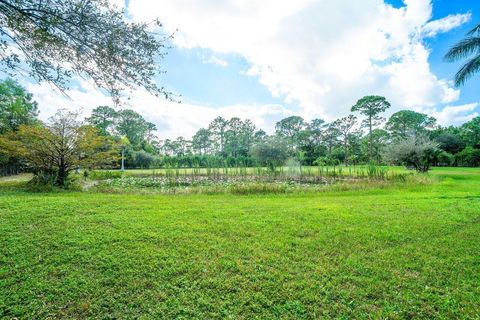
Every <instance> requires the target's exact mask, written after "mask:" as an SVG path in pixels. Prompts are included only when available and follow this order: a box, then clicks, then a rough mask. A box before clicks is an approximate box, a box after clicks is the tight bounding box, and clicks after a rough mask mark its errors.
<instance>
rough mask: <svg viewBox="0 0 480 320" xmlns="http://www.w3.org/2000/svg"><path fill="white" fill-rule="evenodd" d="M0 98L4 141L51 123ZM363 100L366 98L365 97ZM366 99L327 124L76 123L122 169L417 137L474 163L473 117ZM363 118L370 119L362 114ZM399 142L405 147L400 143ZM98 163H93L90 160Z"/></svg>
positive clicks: (298, 159)
mask: <svg viewBox="0 0 480 320" xmlns="http://www.w3.org/2000/svg"><path fill="white" fill-rule="evenodd" d="M0 1H1V0H0ZM1 97H3V98H2V99H1V100H0V106H1V109H0V115H3V116H1V117H0V128H3V129H2V130H3V131H2V132H0V137H2V139H3V140H5V138H6V137H7V138H8V137H9V136H11V135H15V134H16V133H17V132H18V131H20V129H21V128H23V129H21V130H22V132H24V133H27V132H30V133H31V132H36V133H37V131H38V130H40V132H41V133H42V134H43V133H45V132H46V131H45V130H46V128H49V125H50V124H42V122H41V121H39V120H38V119H36V114H37V108H36V103H35V102H34V100H33V99H32V97H31V95H30V94H28V93H27V92H26V91H25V90H24V89H23V88H21V87H20V86H18V84H16V83H15V82H12V81H11V80H5V81H4V82H0V98H1ZM369 99H370V98H368V99H365V101H367V102H368V101H369ZM372 99H373V100H376V99H378V100H379V103H380V105H379V106H380V107H379V108H380V109H377V110H376V111H375V110H374V111H372V112H370V111H369V109H368V108H369V107H365V106H363V103H360V104H359V106H360V105H362V106H363V107H362V108H364V107H365V108H366V109H365V110H366V111H365V113H363V111H361V110H363V109H357V108H355V110H357V111H358V112H359V113H360V117H361V118H360V119H358V118H357V117H356V116H355V115H353V114H350V115H347V116H345V117H342V118H339V119H336V120H334V121H331V122H329V123H327V122H325V121H324V120H322V119H312V120H311V121H307V120H305V119H303V118H302V117H299V116H291V117H287V118H285V119H281V120H280V121H278V122H277V123H276V125H275V131H274V132H272V133H271V134H267V133H266V132H265V131H264V130H262V129H259V128H257V127H256V126H255V125H254V123H253V122H252V121H251V120H249V119H241V118H238V117H233V118H230V119H228V118H223V117H217V118H215V119H213V120H212V121H211V122H210V123H205V125H204V126H203V128H199V129H198V130H197V132H196V133H194V134H193V136H192V137H191V138H190V137H183V136H180V137H176V138H168V139H163V140H160V139H159V138H158V137H157V135H156V130H157V128H156V126H155V124H153V123H151V122H148V121H147V120H146V119H145V118H144V117H143V116H142V115H141V114H139V113H138V112H136V111H134V110H131V109H120V108H118V107H110V106H99V107H96V108H94V109H93V110H92V112H91V114H90V115H89V116H88V117H87V118H86V121H85V122H82V121H80V120H81V119H80V120H79V121H80V122H81V123H82V125H81V127H82V128H83V127H88V128H90V129H91V130H93V131H94V132H95V134H96V135H97V136H98V137H99V138H98V139H103V140H102V141H110V144H111V145H112V146H114V148H113V149H114V150H115V152H114V153H115V154H116V157H117V160H118V158H119V157H120V156H123V157H122V158H123V159H124V164H125V166H126V167H127V168H147V167H155V168H156V167H162V166H163V167H165V166H169V167H198V166H253V165H255V164H257V165H258V164H261V165H266V166H269V167H270V168H272V167H276V166H278V165H280V164H281V162H282V161H284V160H286V159H291V160H292V161H293V162H295V163H300V164H302V165H317V164H325V165H327V164H328V165H338V164H340V163H343V164H345V165H355V164H365V163H370V162H372V161H374V162H375V163H377V164H388V163H390V161H394V160H393V157H389V156H388V153H390V154H391V148H392V147H391V146H396V147H398V146H401V147H402V150H403V151H405V152H406V151H407V150H414V151H415V152H417V151H419V147H418V145H419V141H428V142H429V143H430V142H431V143H433V144H435V146H436V148H435V149H436V150H437V151H438V152H437V151H436V152H435V153H432V156H434V157H430V158H428V159H429V161H431V162H432V163H430V164H431V165H432V164H433V165H461V166H477V165H478V163H479V161H480V160H479V159H480V158H479V154H480V153H479V150H480V117H477V118H474V119H472V120H470V121H468V122H466V123H464V124H462V125H461V126H458V127H454V126H449V127H442V126H439V125H437V124H436V120H435V119H434V118H432V117H429V116H428V115H426V114H422V113H418V112H415V111H411V110H400V111H398V112H395V113H393V114H392V115H391V116H390V117H389V119H388V120H385V119H383V117H382V113H381V112H380V111H381V110H386V109H385V108H386V106H387V105H386V104H384V103H385V101H384V100H383V98H381V97H375V96H373V98H372ZM359 101H362V99H361V100H359ZM12 105H13V106H15V107H14V108H13V107H12ZM11 110H15V112H12V111H11ZM379 110H380V111H379ZM377 112H378V113H377ZM5 115H8V116H5ZM370 116H372V119H369V117H370ZM72 118H73V117H72ZM370 123H372V131H370ZM179 125H181V124H179ZM38 127H39V128H43V129H38ZM35 130H37V131H35ZM82 130H83V129H82ZM39 134H40V133H39ZM37 137H38V134H37ZM92 137H93V136H92ZM89 139H90V138H89ZM92 139H94V138H92ZM95 139H97V138H95ZM422 139H423V140H422ZM35 141H40V139H37V140H35ZM45 141H46V140H45ZM94 141H95V140H94ZM405 141H409V142H410V144H406V143H404V142H405ZM412 141H415V144H414V145H415V148H413V147H412V146H413V144H412V143H411V142H412ZM93 145H94V143H93ZM420 145H421V144H420ZM10 149H11V148H10ZM397 149H398V150H400V149H399V148H397ZM6 150H7V149H5V148H0V174H2V173H1V172H2V168H4V167H5V166H11V165H13V166H15V167H28V166H29V163H31V159H28V158H27V157H26V156H25V155H22V154H21V153H19V152H13V151H12V152H8V151H6ZM19 150H20V149H19ZM22 150H26V149H25V148H23V149H22ZM32 150H34V149H33V148H32ZM95 150H96V152H99V151H100V150H98V149H95ZM75 152H76V151H75ZM85 154H88V152H86V153H85ZM100 154H101V153H100ZM91 159H94V157H92V158H91ZM70 163H72V162H71V161H70ZM73 163H74V166H86V165H87V163H86V162H85V161H82V162H73ZM120 163H121V162H120V160H118V162H116V163H114V164H112V163H110V166H111V167H115V168H118V167H120ZM394 163H397V164H398V163H406V160H405V161H400V160H399V158H398V157H397V159H396V160H395V161H394ZM98 165H100V164H99V163H97V164H95V166H98ZM102 165H106V166H108V165H107V164H102ZM412 166H413V165H412ZM427 168H428V167H427Z"/></svg>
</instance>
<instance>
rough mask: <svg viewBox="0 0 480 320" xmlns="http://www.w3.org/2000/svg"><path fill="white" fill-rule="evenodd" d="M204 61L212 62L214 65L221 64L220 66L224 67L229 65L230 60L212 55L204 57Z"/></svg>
mask: <svg viewBox="0 0 480 320" xmlns="http://www.w3.org/2000/svg"><path fill="white" fill-rule="evenodd" d="M203 63H210V64H214V65H217V66H220V67H223V68H226V67H228V62H227V61H225V60H223V59H220V58H219V57H217V56H210V57H209V58H207V59H203Z"/></svg>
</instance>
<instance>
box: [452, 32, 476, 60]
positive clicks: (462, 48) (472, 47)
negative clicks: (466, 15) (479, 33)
mask: <svg viewBox="0 0 480 320" xmlns="http://www.w3.org/2000/svg"><path fill="white" fill-rule="evenodd" d="M475 53H480V37H468V38H466V39H463V40H462V41H460V42H458V43H457V44H456V45H455V46H453V47H452V48H451V49H450V50H449V51H448V52H447V54H446V55H445V60H447V61H449V62H453V61H457V60H460V59H463V58H466V57H468V56H470V55H471V54H475Z"/></svg>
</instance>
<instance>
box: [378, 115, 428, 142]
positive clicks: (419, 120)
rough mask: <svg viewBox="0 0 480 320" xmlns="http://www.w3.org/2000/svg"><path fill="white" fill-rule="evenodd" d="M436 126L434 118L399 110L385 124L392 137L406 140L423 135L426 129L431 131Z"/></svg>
mask: <svg viewBox="0 0 480 320" xmlns="http://www.w3.org/2000/svg"><path fill="white" fill-rule="evenodd" d="M435 125H436V120H435V118H432V117H429V116H427V115H426V114H423V113H419V112H415V111H412V110H401V111H398V112H396V113H394V114H393V115H392V116H391V117H390V119H388V122H387V124H386V128H387V130H388V131H390V133H391V134H392V136H393V137H395V138H399V139H407V138H408V137H414V136H419V135H423V134H425V133H426V131H427V129H433V128H434V127H435Z"/></svg>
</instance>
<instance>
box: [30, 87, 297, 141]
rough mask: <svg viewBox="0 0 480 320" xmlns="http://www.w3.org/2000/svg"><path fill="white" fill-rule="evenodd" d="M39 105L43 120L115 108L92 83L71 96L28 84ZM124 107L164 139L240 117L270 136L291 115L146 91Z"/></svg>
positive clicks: (137, 93) (263, 107) (281, 109)
mask: <svg viewBox="0 0 480 320" xmlns="http://www.w3.org/2000/svg"><path fill="white" fill-rule="evenodd" d="M26 87H27V90H28V91H29V92H31V93H32V94H33V95H34V97H35V100H36V101H37V102H38V103H39V105H40V110H41V111H40V115H39V117H40V119H42V120H48V118H49V117H51V116H52V115H53V114H54V113H55V112H56V111H57V110H58V109H59V108H65V109H69V110H72V111H75V112H79V113H80V114H81V115H82V116H83V117H87V116H89V115H90V114H91V111H92V109H93V108H95V107H97V106H99V105H112V100H111V98H110V97H108V96H106V95H104V94H103V93H102V92H100V91H99V90H97V89H96V88H95V87H94V86H93V84H92V83H90V82H88V81H80V83H79V86H78V87H77V88H73V89H71V90H69V91H67V94H68V97H66V96H65V95H63V94H61V93H60V92H58V91H55V90H53V88H50V86H49V85H48V84H32V83H29V84H26ZM121 108H125V109H134V110H135V111H137V112H138V113H140V114H141V115H142V116H143V117H144V118H145V119H147V120H148V121H150V122H152V123H155V124H156V126H157V133H158V135H159V137H160V138H161V139H166V138H170V139H173V138H176V137H178V136H184V137H187V138H190V137H191V136H193V135H194V134H195V132H196V131H197V130H198V129H199V128H202V127H206V126H208V124H209V123H210V122H211V121H212V120H213V119H214V118H216V117H218V116H223V117H225V118H226V119H230V118H232V117H238V118H241V119H246V118H248V119H250V120H252V122H253V123H254V124H255V125H256V126H257V127H258V128H261V129H263V130H267V131H268V132H269V133H272V132H273V131H274V127H275V123H276V122H277V121H279V120H281V119H283V118H285V117H288V116H290V115H292V112H291V111H289V110H287V109H286V108H285V107H283V106H280V105H275V104H265V105H232V106H222V107H218V108H214V107H208V106H203V105H197V104H190V103H180V104H179V103H176V102H171V101H166V100H163V99H158V98H156V97H154V96H152V95H151V94H149V93H148V92H146V91H145V90H136V91H134V92H132V93H131V95H130V97H129V100H128V102H126V103H125V105H123V106H122V107H121Z"/></svg>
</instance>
